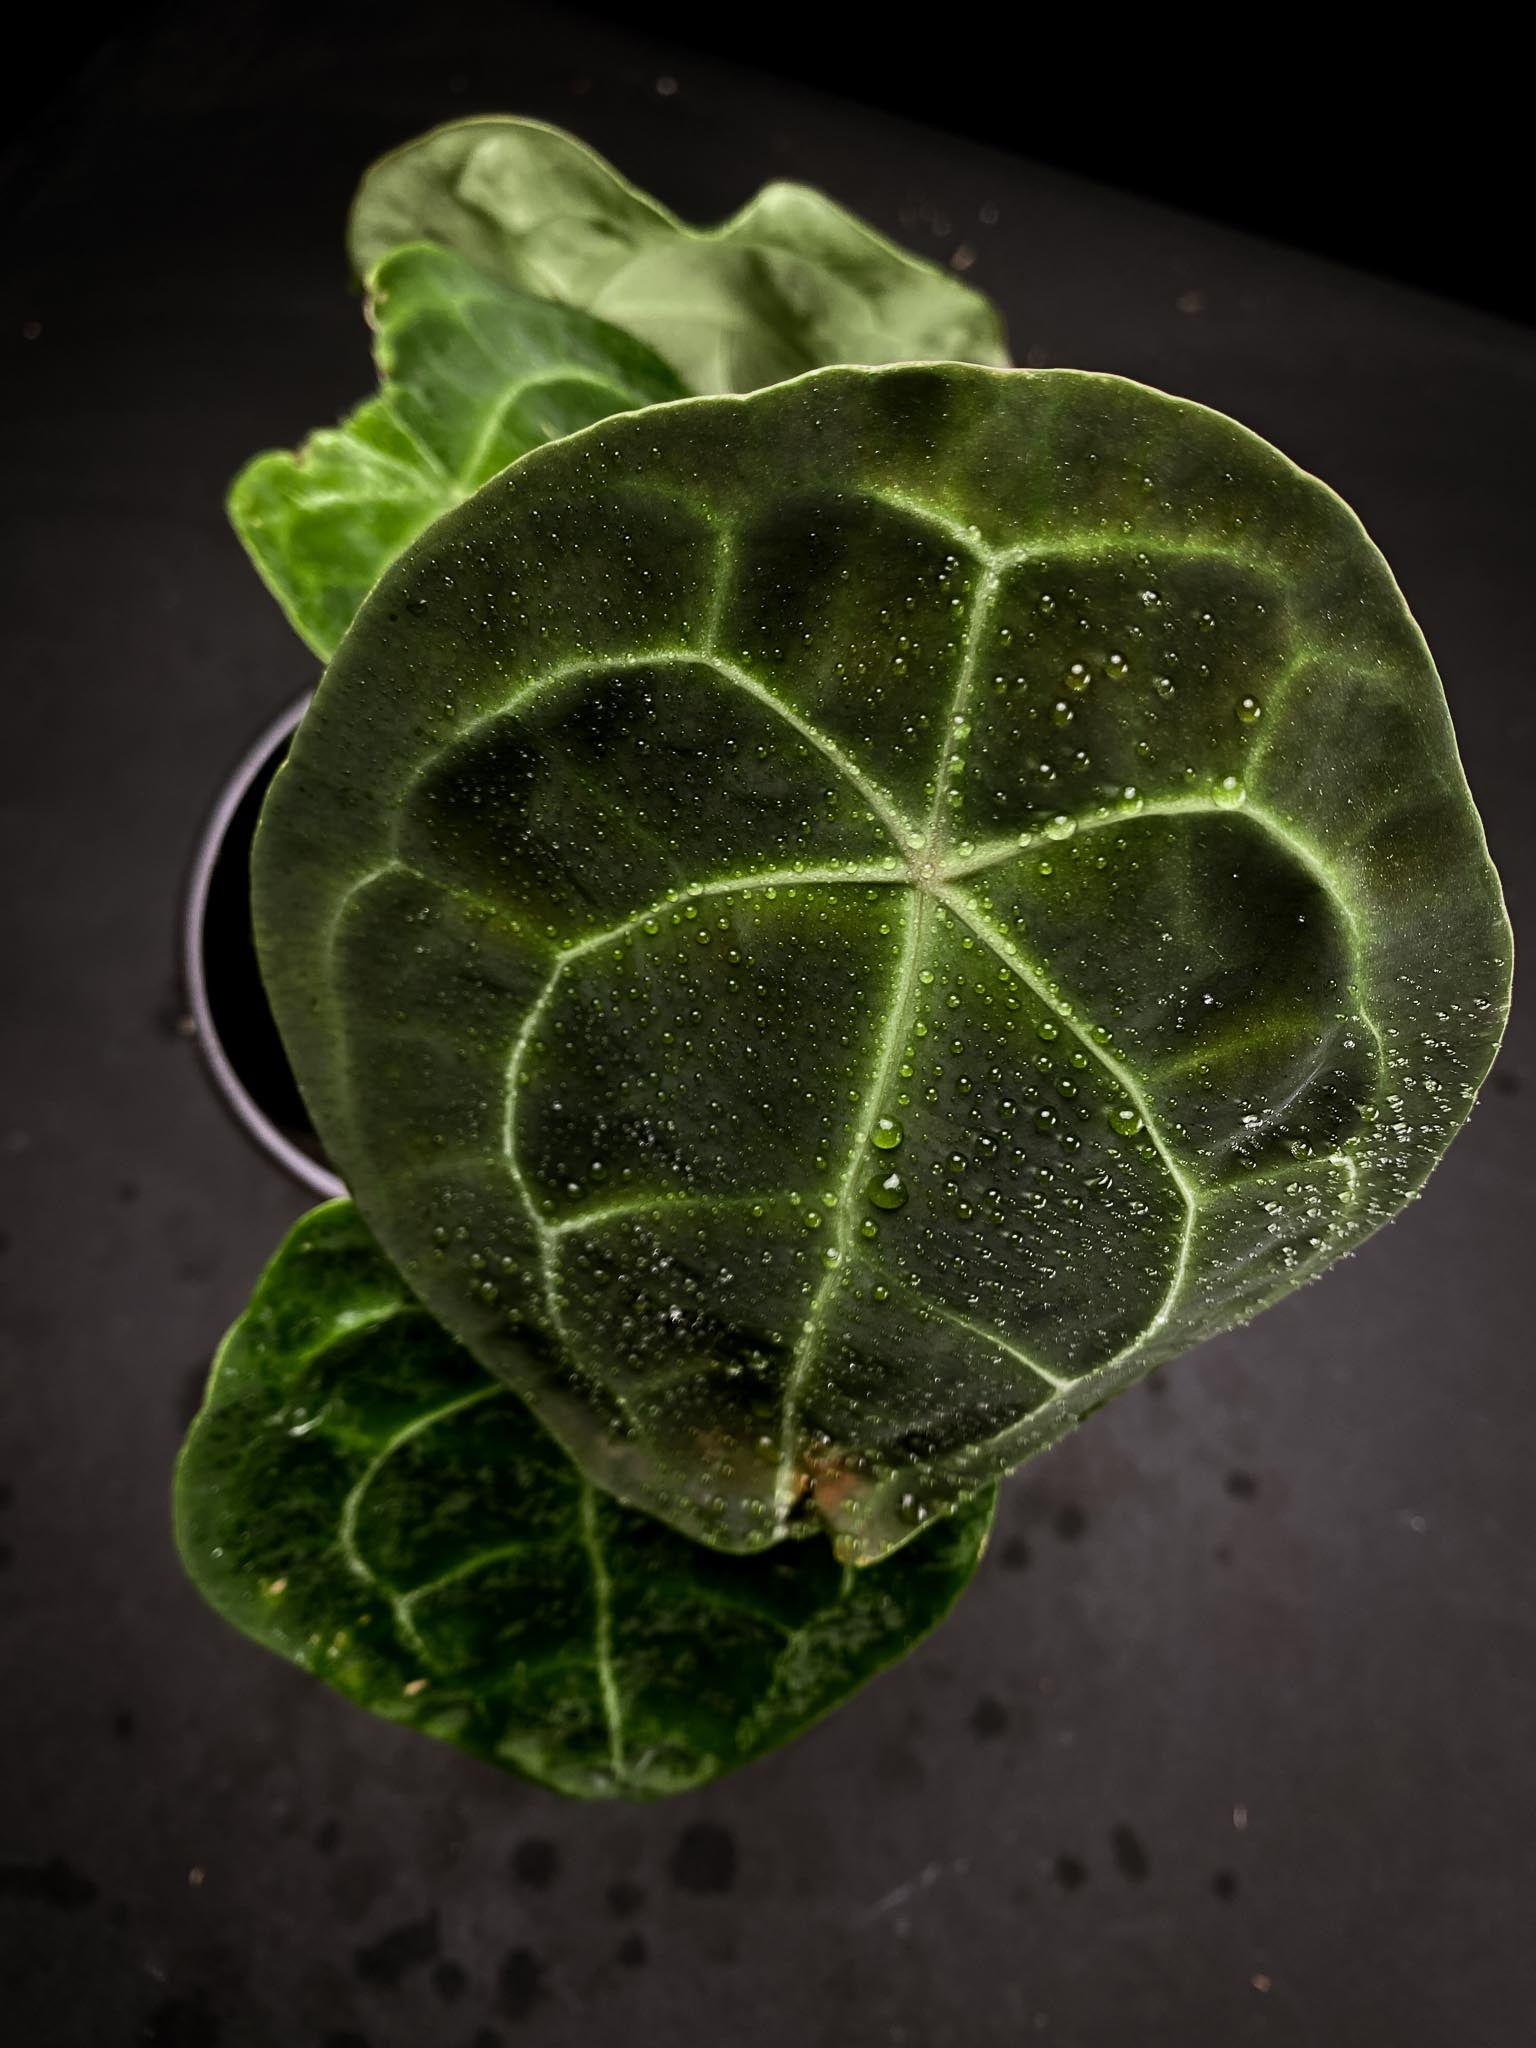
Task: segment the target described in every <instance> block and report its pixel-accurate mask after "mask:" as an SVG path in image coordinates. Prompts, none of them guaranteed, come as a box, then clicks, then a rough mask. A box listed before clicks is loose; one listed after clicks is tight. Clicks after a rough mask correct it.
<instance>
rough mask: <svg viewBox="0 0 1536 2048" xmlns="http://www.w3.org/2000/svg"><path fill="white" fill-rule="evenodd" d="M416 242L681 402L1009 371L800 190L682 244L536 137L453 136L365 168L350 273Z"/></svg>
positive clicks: (468, 128)
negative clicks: (504, 290) (666, 373)
mask: <svg viewBox="0 0 1536 2048" xmlns="http://www.w3.org/2000/svg"><path fill="white" fill-rule="evenodd" d="M422 240H426V241H435V242H442V243H445V244H446V245H447V246H448V247H449V248H452V249H457V250H458V251H459V252H460V254H461V255H464V256H467V257H468V258H469V259H470V261H471V262H472V263H474V264H475V265H476V266H477V267H478V268H480V269H482V270H485V271H488V272H489V273H490V274H491V275H493V276H496V277H500V278H502V279H504V280H505V281H506V282H507V283H508V284H511V285H516V286H517V287H518V288H519V289H520V290H522V291H528V292H537V293H538V294H539V295H540V297H542V298H549V299H558V300H560V301H561V302H562V303H564V304H566V305H572V306H582V307H585V308H586V310H587V311H588V312H591V313H597V314H600V315H601V316H602V318H603V319H605V320H611V321H613V322H614V323H615V324H616V325H617V326H620V327H623V328H625V329H627V330H628V331H629V332H630V333H631V334H638V335H639V336H640V337H641V339H642V340H644V341H648V342H649V343H650V344H651V346H652V347H653V348H655V349H657V350H658V351H659V352H660V353H661V354H662V355H663V356H665V357H666V359H667V361H668V362H669V363H671V365H672V367H673V368H674V369H675V370H676V371H677V373H678V375H679V376H680V377H681V378H682V379H683V381H684V383H685V384H687V385H688V386H689V388H690V389H691V390H693V391H751V390H754V389H755V388H756V387H757V386H759V385H762V384H774V383H777V382H779V381H780V380H781V379H782V378H785V377H794V376H798V375H799V374H800V373H801V372H802V371H804V370H811V369H817V368H819V367H820V366H821V365H823V364H826V363H896V362H910V361H917V360H926V359H928V358H933V357H942V358H945V359H952V360H955V361H959V362H977V363H1006V362H1007V360H1008V352H1007V344H1006V340H1005V337H1004V333H1003V326H1002V320H1001V317H1000V315H999V314H998V312H997V309H996V308H995V307H994V306H993V305H992V303H991V301H990V300H988V299H987V298H985V297H984V296H983V295H982V293H980V292H978V291H976V290H975V289H974V288H973V287H972V286H970V285H966V284H962V283H961V282H960V280H959V279H958V278H956V277H954V276H952V275H950V274H948V273H947V272H945V271H942V270H937V269H935V268H934V266H933V265H932V264H929V263H925V262H922V261H921V260H920V259H919V258H917V257H915V256H913V255H911V254H910V253H909V252H908V251H907V250H905V249H901V248H898V247H897V245H896V244H895V243H894V242H890V241H887V240H886V238H885V237H884V236H883V235H879V234H876V233H875V231H874V229H873V228H870V227H866V226H865V224H864V223H863V222H862V221H860V220H858V219H856V218H855V217H854V215H852V214H851V213H847V212H845V211H844V209H843V208H842V207H840V206H838V205H836V204H835V203H834V202H833V201H832V200H830V199H828V198H826V197H825V196H824V195H823V194H822V193H820V192H816V191H813V190H812V189H811V188H810V187H809V186H805V185H793V184H783V183H777V184H772V185H765V186H764V188H763V189H762V191H761V192H759V193H758V194H757V196H756V198H755V199H752V200H749V201H748V203H747V204H746V205H745V206H744V207H743V208H742V209H741V211H740V212H739V213H736V214H733V215H732V216H731V218H730V219H729V220H728V221H725V222H723V223H722V225H721V226H719V227H716V228H692V227H688V226H687V225H686V224H685V223H684V222H682V221H680V220H678V219H677V217H676V215H674V214H671V213H669V212H668V211H667V210H666V208H665V207H663V206H660V205H658V204H657V202H656V201H655V200H654V199H651V198H649V197H647V195H646V194H645V193H643V192H639V191H637V190H636V189H635V187H634V186H633V185H631V184H629V183H628V182H627V180H625V179H624V178H622V177H620V175H619V174H618V172H617V171H615V170H614V169H613V167H612V166H611V165H610V164H608V163H605V162H604V160H603V159H602V158H601V157H600V156H598V155H597V154H596V153H595V152H594V151H592V150H590V149H588V148H587V147H586V145H585V144H584V143H581V142H578V141H577V140H576V138H575V137H574V136H572V135H567V134H565V133H564V132H563V130H561V129H559V128H550V127H546V126H545V125H544V123H543V122H541V121H524V120H518V119H515V118H513V117H511V116H496V117H491V118H484V119H478V120H470V121H455V122H453V123H451V124H450V125H449V126H448V127H445V128H437V129H434V130H433V131H432V132H431V133H430V134H428V135H423V136H420V137H418V139H417V140H416V141H414V142H408V143H406V144H405V146H404V147H403V148H401V149H397V150H395V151H394V152H393V153H392V154H391V155H389V156H386V157H384V158H383V159H382V160H381V161H380V162H378V163H376V164H375V165H374V166H373V168H372V169H371V170H370V171H369V172H368V173H367V175H366V176H365V177H364V179H363V182H362V186H361V188H360V189H359V191H358V195H357V198H356V200H355V202H354V204H353V209H352V221H351V227H350V231H349V245H350V249H351V255H352V262H353V265H354V267H355V268H356V270H357V271H358V273H359V275H366V274H367V273H368V271H369V270H370V269H371V267H372V266H373V264H375V263H376V262H378V260H379V259H380V257H382V256H383V255H384V254H386V252H387V251H389V250H390V249H393V248H395V247H396V246H397V245H398V244H399V243H401V242H415V241H422Z"/></svg>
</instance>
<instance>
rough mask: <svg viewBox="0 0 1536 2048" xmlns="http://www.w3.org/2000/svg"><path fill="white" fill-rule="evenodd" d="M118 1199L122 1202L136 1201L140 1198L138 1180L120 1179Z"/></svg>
mask: <svg viewBox="0 0 1536 2048" xmlns="http://www.w3.org/2000/svg"><path fill="white" fill-rule="evenodd" d="M117 1199H118V1200H119V1201H120V1202H124V1203H127V1202H136V1201H137V1200H138V1199H139V1184H138V1182H137V1181H136V1180H120V1181H119V1182H118V1184H117Z"/></svg>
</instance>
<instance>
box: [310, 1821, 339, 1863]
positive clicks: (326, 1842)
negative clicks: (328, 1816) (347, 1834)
mask: <svg viewBox="0 0 1536 2048" xmlns="http://www.w3.org/2000/svg"><path fill="white" fill-rule="evenodd" d="M340 1842H341V1822H340V1821H339V1820H323V1821H321V1823H320V1825H319V1827H317V1828H316V1829H315V1847H316V1848H317V1849H318V1850H319V1851H320V1854H321V1855H322V1856H334V1855H335V1853H336V1850H337V1848H338V1847H339V1845H340Z"/></svg>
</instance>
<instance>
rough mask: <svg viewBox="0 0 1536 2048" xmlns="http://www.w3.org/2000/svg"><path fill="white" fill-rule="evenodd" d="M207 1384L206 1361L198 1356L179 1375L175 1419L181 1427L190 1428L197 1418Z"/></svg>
mask: <svg viewBox="0 0 1536 2048" xmlns="http://www.w3.org/2000/svg"><path fill="white" fill-rule="evenodd" d="M207 1385H208V1361H207V1359H206V1358H200V1359H199V1360H198V1362H197V1364H196V1365H189V1366H188V1367H187V1369H186V1371H185V1372H184V1373H183V1374H182V1376H181V1385H180V1386H179V1387H178V1388H177V1389H176V1420H177V1421H178V1422H179V1423H180V1424H181V1427H182V1428H183V1429H190V1428H191V1427H192V1425H193V1423H194V1422H195V1421H196V1420H197V1411H198V1409H199V1408H201V1407H202V1405H203V1393H204V1391H205V1389H206V1388H207Z"/></svg>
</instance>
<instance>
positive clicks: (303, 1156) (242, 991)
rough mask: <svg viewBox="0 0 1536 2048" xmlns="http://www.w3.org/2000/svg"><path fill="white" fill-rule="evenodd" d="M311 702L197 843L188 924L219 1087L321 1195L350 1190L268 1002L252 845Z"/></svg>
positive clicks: (255, 749) (253, 759) (260, 1137)
mask: <svg viewBox="0 0 1536 2048" xmlns="http://www.w3.org/2000/svg"><path fill="white" fill-rule="evenodd" d="M308 703H309V697H308V695H307V694H306V695H305V696H303V697H300V698H299V699H298V701H297V702H296V703H293V704H290V705H289V706H288V708H287V710H286V711H284V712H283V713H281V715H280V716H279V717H277V718H275V719H273V721H272V723H271V724H270V725H269V726H267V727H266V729H265V730H264V731H263V732H262V733H260V734H259V735H258V737H257V738H256V739H255V740H253V741H252V743H251V745H250V746H249V747H248V748H247V749H246V751H245V753H244V754H243V755H242V756H241V757H240V760H239V763H238V764H237V766H236V767H235V769H234V771H233V773H232V774H231V775H230V777H229V780H228V781H227V782H226V783H225V784H224V787H223V788H222V790H220V792H219V796H218V800H217V802H216V803H215V804H214V807H213V811H212V814H211V815H210V817H209V819H208V823H207V825H206V826H205V827H204V829H203V835H202V837H201V839H200V840H199V841H198V845H197V852H196V854H195V856H194V857H193V862H192V874H191V878H190V880H189V882H188V884H187V897H186V907H185V912H184V915H183V920H182V971H183V974H184V976H185V979H186V992H187V1007H188V1010H189V1012H190V1014H191V1018H192V1023H193V1026H194V1028H195V1031H196V1036H197V1042H198V1045H199V1047H200V1048H201V1050H202V1055H203V1060H204V1063H205V1065H206V1066H207V1069H208V1073H209V1076H210V1077H211V1079H212V1081H213V1085H214V1087H215V1088H216V1089H217V1090H218V1092H219V1094H220V1096H221V1097H222V1098H223V1100H224V1102H225V1103H226V1104H227V1106H228V1108H229V1111H230V1114H231V1115H232V1116H233V1117H234V1118H235V1121H236V1122H237V1123H238V1124H239V1125H240V1126H241V1128H242V1129H243V1130H244V1131H245V1132H246V1133H247V1134H248V1135H249V1136H250V1137H251V1138H253V1139H254V1140H255V1141H256V1143H257V1144H258V1145H259V1146H260V1147H261V1149H262V1150H263V1151H264V1152H266V1153H267V1154H268V1155H269V1156H270V1157H271V1158H273V1159H275V1160H276V1161H277V1163H278V1165H279V1166H281V1167H283V1168H284V1170H285V1171H286V1172H288V1173H290V1174H292V1175H293V1177H294V1179H295V1180H297V1181H299V1182H301V1183H302V1184H303V1186H305V1187H307V1188H310V1189H312V1190H313V1191H314V1192H315V1193H316V1194H317V1195H324V1196H329V1195H340V1194H344V1193H345V1192H346V1190H345V1189H344V1188H343V1186H342V1184H341V1182H340V1181H339V1180H338V1179H337V1177H336V1175H335V1174H334V1173H332V1172H331V1170H330V1168H329V1166H327V1164H326V1162H325V1155H324V1153H323V1152H322V1151H321V1149H320V1144H319V1141H318V1139H317V1138H316V1136H315V1132H314V1127H313V1126H312V1125H311V1123H310V1121H309V1116H308V1112H307V1111H306V1110H305V1107H304V1103H303V1099H302V1098H301V1096H300V1094H299V1091H298V1087H297V1084H296V1083H295V1081H294V1078H293V1072H292V1069H291V1068H290V1067H289V1065H288V1057H287V1054H286V1053H285V1052H284V1051H283V1044H282V1040H281V1039H280V1038H279V1037H278V1033H277V1025H276V1024H275V1022H274V1021H273V1017H272V1012H271V1009H270V1008H269V1007H268V1004H267V998H266V991H265V990H264V989H263V987H262V984H261V970H260V968H259V967H258V965H257V960H256V942H255V934H254V932H253V930H252V927H251V890H250V867H251V842H252V840H253V838H254V837H255V833H256V821H257V819H258V818H259V817H260V815H261V805H262V799H263V798H264V797H265V796H266V793H267V790H268V788H269V787H270V785H271V782H272V778H273V776H274V775H275V774H276V773H277V771H278V769H279V768H280V767H281V766H282V764H283V757H284V756H285V755H286V753H287V751H288V744H289V742H290V740H291V739H292V738H293V734H294V731H295V729H296V728H297V726H298V723H299V720H300V719H301V718H302V717H303V716H304V712H305V708H306V706H307V705H308Z"/></svg>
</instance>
